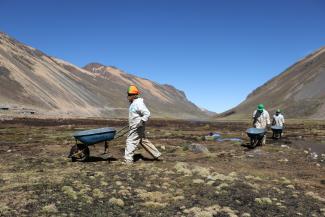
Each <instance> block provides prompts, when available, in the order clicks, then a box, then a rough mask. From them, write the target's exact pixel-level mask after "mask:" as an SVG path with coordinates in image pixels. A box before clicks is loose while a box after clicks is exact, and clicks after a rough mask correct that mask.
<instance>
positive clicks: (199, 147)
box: [187, 143, 210, 153]
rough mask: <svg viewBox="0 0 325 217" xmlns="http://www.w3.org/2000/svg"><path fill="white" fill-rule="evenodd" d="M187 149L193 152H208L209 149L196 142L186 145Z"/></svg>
mask: <svg viewBox="0 0 325 217" xmlns="http://www.w3.org/2000/svg"><path fill="white" fill-rule="evenodd" d="M187 148H188V150H190V151H192V152H194V153H209V152H210V151H209V150H208V148H207V147H205V146H204V145H201V144H197V143H192V144H189V145H187Z"/></svg>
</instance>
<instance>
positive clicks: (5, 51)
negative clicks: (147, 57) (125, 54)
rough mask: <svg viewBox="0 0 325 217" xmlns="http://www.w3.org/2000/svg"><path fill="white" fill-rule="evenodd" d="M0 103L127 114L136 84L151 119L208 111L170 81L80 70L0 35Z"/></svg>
mask: <svg viewBox="0 0 325 217" xmlns="http://www.w3.org/2000/svg"><path fill="white" fill-rule="evenodd" d="M0 84H1V85H0V107H2V108H6V109H8V110H9V111H15V112H14V114H19V113H26V111H32V113H34V114H38V115H41V116H45V117H46V116H53V115H54V116H63V117H64V116H68V117H105V118H115V117H127V107H128V102H127V99H126V89H127V87H128V85H130V84H135V85H138V86H139V88H140V90H141V91H142V92H143V95H142V96H143V97H144V99H145V102H146V103H147V105H148V107H149V109H150V110H151V112H152V115H153V117H157V118H179V119H201V118H203V119H204V118H208V117H209V115H208V114H209V113H208V112H204V111H202V110H201V109H200V108H199V107H197V106H196V105H194V104H193V103H191V102H190V101H189V100H188V99H187V98H186V96H185V93H184V92H182V91H180V90H177V89H176V88H174V87H173V86H170V85H161V84H158V83H156V82H154V81H150V80H147V79H144V78H140V77H137V76H134V75H132V74H128V73H125V72H123V71H122V70H120V69H117V68H115V67H110V66H104V65H102V64H98V63H91V64H88V65H87V66H85V67H84V68H80V67H77V66H75V65H73V64H71V63H69V62H67V61H64V60H61V59H59V58H55V57H51V56H49V55H47V54H45V53H43V52H41V51H39V50H37V49H35V48H32V47H30V46H27V45H25V44H23V43H21V42H19V41H17V40H15V39H13V38H11V37H10V36H8V35H7V34H5V33H0Z"/></svg>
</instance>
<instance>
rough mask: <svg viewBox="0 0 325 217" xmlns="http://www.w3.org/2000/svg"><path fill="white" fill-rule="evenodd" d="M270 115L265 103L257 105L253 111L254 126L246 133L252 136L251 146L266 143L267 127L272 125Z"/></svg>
mask: <svg viewBox="0 0 325 217" xmlns="http://www.w3.org/2000/svg"><path fill="white" fill-rule="evenodd" d="M270 123H271V122H270V115H269V113H268V112H267V111H266V110H265V108H264V105H263V104H259V105H258V106H257V110H255V111H254V113H253V128H249V129H248V130H247V131H246V133H247V136H248V137H249V138H250V147H251V148H255V147H256V146H258V145H265V142H266V129H267V126H268V125H270Z"/></svg>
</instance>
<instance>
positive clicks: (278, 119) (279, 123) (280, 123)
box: [273, 114, 284, 127]
mask: <svg viewBox="0 0 325 217" xmlns="http://www.w3.org/2000/svg"><path fill="white" fill-rule="evenodd" d="M273 120H274V122H275V126H279V127H283V124H284V117H283V115H282V114H278V115H273Z"/></svg>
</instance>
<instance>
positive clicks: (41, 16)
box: [0, 0, 325, 112]
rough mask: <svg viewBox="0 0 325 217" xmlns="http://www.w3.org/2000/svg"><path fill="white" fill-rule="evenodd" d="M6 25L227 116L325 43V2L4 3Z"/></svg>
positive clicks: (37, 43) (32, 40)
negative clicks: (180, 93)
mask: <svg viewBox="0 0 325 217" xmlns="http://www.w3.org/2000/svg"><path fill="white" fill-rule="evenodd" d="M0 14H1V15H0V31H3V32H6V33H8V34H9V35H11V36H12V37H14V38H16V39H18V40H20V41H22V42H24V43H26V44H28V45H30V46H33V47H36V48H38V49H40V50H42V51H44V52H45V53H47V54H49V55H52V56H56V57H59V58H62V59H64V60H67V61H69V62H72V63H73V64H76V65H78V66H84V65H86V64H87V63H90V62H100V63H103V64H105V65H113V66H116V67H119V68H121V69H122V70H124V71H127V72H129V73H131V74H135V75H138V76H141V77H144V78H148V79H151V80H154V81H156V82H158V83H162V84H165V83H167V84H171V85H174V86H175V87H177V88H179V89H181V90H184V91H185V93H186V94H187V97H188V98H189V99H190V100H191V101H192V102H194V103H196V104H197V105H199V106H201V107H204V108H207V109H209V110H212V111H216V112H222V111H225V110H227V109H230V108H231V107H233V106H235V105H237V104H239V103H240V102H241V101H242V100H244V99H245V97H246V96H247V95H248V94H249V93H250V92H251V91H252V90H253V89H255V88H256V87H258V86H260V85H262V84H263V83H265V82H266V81H268V80H269V79H271V78H272V77H274V76H276V75H277V74H279V73H281V72H282V71H283V70H285V69H286V68H287V67H289V66H290V65H291V64H293V63H295V62H296V61H297V60H299V59H300V58H302V57H304V56H305V55H307V54H309V53H310V52H312V51H314V50H316V49H318V48H320V47H321V46H325V1H322V0H272V1H267V0H246V1H244V0H236V1H235V0H223V1H221V0H220V1H218V0H116V1H115V0H114V1H110V0H107V1H104V0H103V1H99V0H91V1H86V0H83V1H81V0H80V1H77V0H69V1H68V0H66V1H64V0H56V1H45V0H42V1H40V0H39V1H36V0H29V1H19V0H0Z"/></svg>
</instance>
